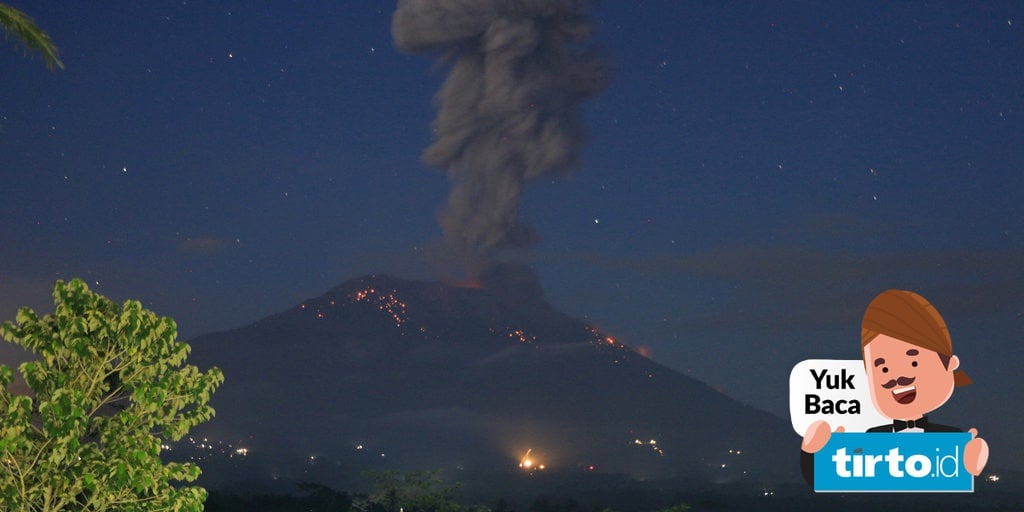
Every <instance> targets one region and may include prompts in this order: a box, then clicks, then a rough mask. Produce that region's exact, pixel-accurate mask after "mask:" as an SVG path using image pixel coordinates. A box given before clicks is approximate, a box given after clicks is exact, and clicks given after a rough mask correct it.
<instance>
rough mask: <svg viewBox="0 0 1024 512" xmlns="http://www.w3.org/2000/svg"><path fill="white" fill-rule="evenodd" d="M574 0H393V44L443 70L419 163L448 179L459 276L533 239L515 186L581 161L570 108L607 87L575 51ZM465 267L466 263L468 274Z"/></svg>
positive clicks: (593, 62) (603, 76)
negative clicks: (431, 57) (434, 58)
mask: <svg viewBox="0 0 1024 512" xmlns="http://www.w3.org/2000/svg"><path fill="white" fill-rule="evenodd" d="M587 6H588V2H587V1H585V0H399V1H398V8H397V10H396V11H395V13H394V16H393V17H392V22H391V32H392V35H393V37H394V40H395V44H396V46H397V47H398V49H400V50H403V51H408V52H429V53H433V54H436V55H438V56H439V62H440V63H442V64H444V65H446V66H447V67H449V73H448V77H447V79H446V80H445V82H444V85H443V86H442V87H441V90H440V91H439V92H438V93H437V96H436V98H435V101H436V104H437V109H438V113H437V118H436V119H435V120H434V122H433V129H434V138H435V140H434V143H433V144H432V145H431V146H430V147H428V148H427V149H426V150H425V151H424V153H423V160H424V161H425V162H426V163H427V164H429V165H433V166H436V167H441V168H444V169H446V170H447V171H448V173H449V178H450V179H451V181H452V188H451V192H450V195H449V197H448V202H447V204H446V205H445V206H444V208H442V210H441V211H440V213H439V215H438V220H439V222H440V224H441V228H442V230H443V231H444V237H445V240H446V242H447V244H448V246H449V248H450V249H451V250H453V251H454V252H455V253H456V255H457V256H458V257H459V258H460V259H461V260H462V263H463V264H464V265H467V266H468V267H469V268H468V271H469V272H470V273H471V274H473V273H478V272H481V271H483V270H486V267H487V266H488V265H489V264H490V263H491V260H492V259H493V258H494V256H495V253H496V251H498V250H500V249H504V248H523V247H528V246H529V245H531V244H532V243H533V242H534V240H535V239H536V235H535V234H534V232H533V229H532V228H531V227H530V226H528V225H526V224H525V223H523V222H522V221H521V220H520V218H519V197H520V195H521V194H522V191H523V185H524V183H525V181H526V180H528V179H532V178H539V177H542V176H552V175H560V174H568V173H570V172H572V171H573V170H575V169H576V168H577V167H579V165H580V150H581V148H582V145H583V140H584V136H583V126H582V123H581V121H580V120H579V117H578V115H577V113H576V105H577V104H579V103H580V102H581V101H583V100H585V99H587V98H589V97H591V96H593V95H595V94H597V93H598V92H600V91H601V90H602V89H603V88H604V87H605V86H606V85H607V83H608V81H609V77H610V72H609V66H608V65H607V63H606V62H605V60H604V59H602V58H601V57H600V55H598V53H597V52H595V51H593V50H589V49H586V48H584V47H583V45H584V44H585V43H586V41H587V39H588V38H589V35H590V32H591V24H590V21H589V19H588V17H587V15H586V9H587ZM474 267H476V268H474Z"/></svg>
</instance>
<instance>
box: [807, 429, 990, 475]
mask: <svg viewBox="0 0 1024 512" xmlns="http://www.w3.org/2000/svg"><path fill="white" fill-rule="evenodd" d="M968 432H970V433H971V440H970V441H968V442H967V446H965V447H964V468H966V469H967V472H968V473H970V474H972V475H974V476H978V475H980V474H981V472H982V470H984V469H985V463H986V462H988V443H986V442H985V440H984V439H982V438H980V437H978V429H976V428H972V429H970V430H968ZM805 439H806V438H805ZM804 442H805V443H806V441H804Z"/></svg>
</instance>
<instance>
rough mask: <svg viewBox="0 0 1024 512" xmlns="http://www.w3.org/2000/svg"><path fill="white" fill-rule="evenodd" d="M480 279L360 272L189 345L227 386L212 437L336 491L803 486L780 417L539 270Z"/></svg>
mask: <svg viewBox="0 0 1024 512" xmlns="http://www.w3.org/2000/svg"><path fill="white" fill-rule="evenodd" d="M480 282H481V284H482V285H483V287H459V286H450V285H446V284H442V283H438V282H424V281H410V280H405V279H399V278H395V277H389V276H386V275H370V276H365V277H360V278H358V279H353V280H351V281H348V282H345V283H343V284H342V285H340V286H338V287H336V288H334V289H332V290H330V291H328V292H327V293H325V294H324V295H322V296H320V297H316V298H312V299H309V300H307V301H304V302H302V303H301V304H297V305H296V306H295V307H293V308H291V309H289V310H287V311H283V312H281V313H278V314H275V315H273V316H270V317H267V318H264V319H262V320H259V321H257V322H255V323H253V324H251V325H248V326H245V327H242V328H239V329H234V330H231V331H226V332H219V333H213V334H209V335H205V336H202V337H200V338H197V339H194V340H192V341H191V342H190V343H191V345H192V347H193V353H192V356H191V359H190V361H191V362H194V363H196V364H198V365H199V366H200V367H207V366H211V365H217V366H219V367H220V368H221V369H222V370H223V371H224V375H225V377H226V381H225V383H224V385H223V386H222V388H221V389H219V390H218V391H217V393H216V394H215V395H214V399H213V405H214V407H215V408H216V410H217V416H216V418H215V419H214V421H213V422H211V423H210V424H209V425H208V426H207V427H206V428H205V429H204V430H205V431H208V432H214V433H212V434H209V435H216V436H219V437H221V438H231V439H237V440H240V441H239V442H240V443H242V444H245V446H246V448H247V449H248V452H249V453H250V454H253V456H250V458H252V459H254V460H256V459H258V460H259V461H261V462H260V468H262V469H260V470H259V471H261V472H264V473H265V475H264V476H273V477H277V476H278V475H287V474H292V473H294V472H296V471H298V472H301V473H302V475H304V476H301V478H304V479H319V480H321V481H323V483H325V484H328V485H339V486H340V485H346V484H345V482H344V480H345V479H346V478H351V477H353V475H358V474H359V472H360V471H362V470H364V469H372V468H383V467H386V468H395V469H401V470H422V469H442V470H452V471H465V472H472V473H473V474H484V473H488V472H493V473H495V474H499V473H501V472H509V471H511V472H521V471H548V472H552V473H553V472H556V471H562V472H577V471H579V472H591V473H604V474H608V473H613V474H619V475H627V476H628V477H630V478H638V479H645V478H655V477H667V476H672V477H677V476H678V477H686V478H699V479H706V480H709V481H719V482H722V481H736V480H742V479H755V478H761V479H764V478H770V479H772V480H773V481H780V480H789V479H795V478H797V475H796V472H795V469H793V470H792V472H793V475H788V474H787V471H789V470H790V468H795V467H796V466H795V464H780V462H779V461H780V460H782V461H790V460H791V459H793V458H794V457H795V455H794V453H795V452H794V450H795V446H796V442H795V439H793V436H792V433H791V431H790V429H789V425H788V424H787V423H786V422H784V421H783V420H781V419H779V418H777V417H775V416H772V415H770V414H768V413H766V412H763V411H760V410H756V409H754V408H752V407H749V406H746V405H743V404H740V403H738V402H736V401H734V400H733V399H731V398H729V397H728V396H726V395H724V394H722V393H720V392H718V391H715V390H714V389H712V388H710V387H709V386H707V385H705V384H703V383H701V382H699V381H696V380H694V379H692V378H689V377H686V376H684V375H682V374H679V373H677V372H675V371H673V370H671V369H669V368H667V367H665V366H663V365H660V364H658V363H657V362H655V361H652V360H650V359H648V358H646V357H644V356H642V355H641V354H639V353H638V352H636V351H634V350H633V349H631V348H630V347H629V346H628V345H627V344H624V343H622V342H620V341H619V340H617V339H615V338H614V337H612V336H610V335H608V334H606V333H604V332H602V331H601V330H600V329H598V328H596V327H594V326H592V325H588V324H586V323H584V322H581V321H579V320H576V319H574V318H571V317H569V316H567V315H565V314H563V313H561V312H559V311H558V310H556V309H555V308H554V307H553V306H552V305H551V304H549V303H548V302H546V301H545V300H544V298H543V295H542V293H540V285H539V282H538V281H537V280H536V278H535V277H534V276H533V274H532V273H531V272H529V271H528V270H525V269H522V270H521V271H519V272H501V273H496V274H492V275H485V276H482V278H481V280H480ZM527 454H530V455H529V458H527V457H526V455H527ZM314 463H316V464H318V465H319V466H318V467H315V468H311V467H310V465H311V464H314ZM296 464H298V465H299V466H301V468H300V467H299V466H295V467H292V466H294V465H296ZM524 465H525V466H526V467H525V468H524V467H523V466H524ZM542 466H543V469H541V467H542ZM780 468H782V469H781V471H780ZM211 472H212V470H207V473H211ZM296 478H299V477H296Z"/></svg>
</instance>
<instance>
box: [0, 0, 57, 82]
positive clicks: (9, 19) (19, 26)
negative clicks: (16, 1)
mask: <svg viewBox="0 0 1024 512" xmlns="http://www.w3.org/2000/svg"><path fill="white" fill-rule="evenodd" d="M0 28H2V29H3V32H4V37H5V38H8V37H11V36H12V35H13V36H15V37H17V38H18V40H20V41H21V42H22V43H24V44H25V46H26V47H28V49H30V50H32V51H36V52H39V54H40V55H42V56H43V62H45V63H46V67H47V68H49V69H50V70H51V71H53V70H54V69H56V68H60V69H64V63H63V62H62V61H61V60H60V54H59V52H58V51H57V45H55V44H53V40H51V39H50V36H48V35H46V32H43V30H42V29H41V28H39V27H38V26H37V25H36V23H35V22H34V21H32V18H31V17H29V15H27V14H25V13H24V12H21V11H19V10H18V9H15V8H14V7H11V6H9V5H6V4H0Z"/></svg>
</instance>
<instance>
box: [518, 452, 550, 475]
mask: <svg viewBox="0 0 1024 512" xmlns="http://www.w3.org/2000/svg"><path fill="white" fill-rule="evenodd" d="M531 452H533V448H530V449H528V450H526V453H525V454H523V458H521V459H519V467H520V468H522V469H523V471H543V470H544V469H545V468H546V466H544V464H541V463H538V462H537V461H536V460H534V459H532V458H531V457H530V453H531Z"/></svg>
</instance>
